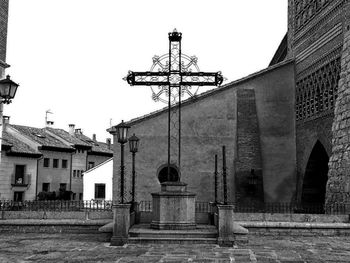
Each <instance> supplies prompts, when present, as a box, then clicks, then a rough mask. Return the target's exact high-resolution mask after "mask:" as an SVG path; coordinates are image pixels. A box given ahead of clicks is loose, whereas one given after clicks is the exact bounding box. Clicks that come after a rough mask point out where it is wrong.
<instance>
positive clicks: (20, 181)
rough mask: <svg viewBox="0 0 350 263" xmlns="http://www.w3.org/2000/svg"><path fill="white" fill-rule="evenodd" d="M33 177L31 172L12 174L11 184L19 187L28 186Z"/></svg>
mask: <svg viewBox="0 0 350 263" xmlns="http://www.w3.org/2000/svg"><path fill="white" fill-rule="evenodd" d="M31 177H32V175H31V174H23V175H22V176H16V174H11V185H12V186H17V187H27V186H28V185H30V183H31Z"/></svg>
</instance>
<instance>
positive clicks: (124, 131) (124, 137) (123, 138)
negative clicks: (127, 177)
mask: <svg viewBox="0 0 350 263" xmlns="http://www.w3.org/2000/svg"><path fill="white" fill-rule="evenodd" d="M114 127H115V129H116V133H117V137H118V142H119V143H120V148H121V152H120V203H121V204H124V170H125V167H124V144H125V143H126V142H127V141H128V130H129V128H130V126H129V125H127V124H126V123H125V122H124V121H123V120H122V122H121V123H119V124H118V125H116V126H114Z"/></svg>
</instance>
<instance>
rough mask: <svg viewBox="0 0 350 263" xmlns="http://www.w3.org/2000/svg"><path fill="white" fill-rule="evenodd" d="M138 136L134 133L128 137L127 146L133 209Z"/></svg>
mask: <svg viewBox="0 0 350 263" xmlns="http://www.w3.org/2000/svg"><path fill="white" fill-rule="evenodd" d="M139 140H140V139H139V138H137V137H136V136H135V133H134V134H133V135H132V136H131V137H130V138H129V148H130V152H131V153H132V179H131V180H132V181H131V184H132V200H131V202H132V208H133V209H134V203H135V180H136V173H135V155H136V153H137V151H138V147H139Z"/></svg>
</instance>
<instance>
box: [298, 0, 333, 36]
mask: <svg viewBox="0 0 350 263" xmlns="http://www.w3.org/2000/svg"><path fill="white" fill-rule="evenodd" d="M330 2H331V1H330V0H296V1H295V7H294V8H295V10H294V12H295V21H294V22H295V29H296V30H299V29H300V28H302V27H303V26H305V25H306V24H307V23H309V22H310V21H311V20H312V19H313V18H314V17H315V16H316V14H317V13H318V12H320V11H321V10H322V8H324V7H325V6H326V5H328V4H329V3H330Z"/></svg>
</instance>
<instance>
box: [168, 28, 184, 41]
mask: <svg viewBox="0 0 350 263" xmlns="http://www.w3.org/2000/svg"><path fill="white" fill-rule="evenodd" d="M181 36H182V34H181V33H179V32H177V30H176V28H174V30H173V32H171V33H169V40H170V41H181V38H182V37H181Z"/></svg>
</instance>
